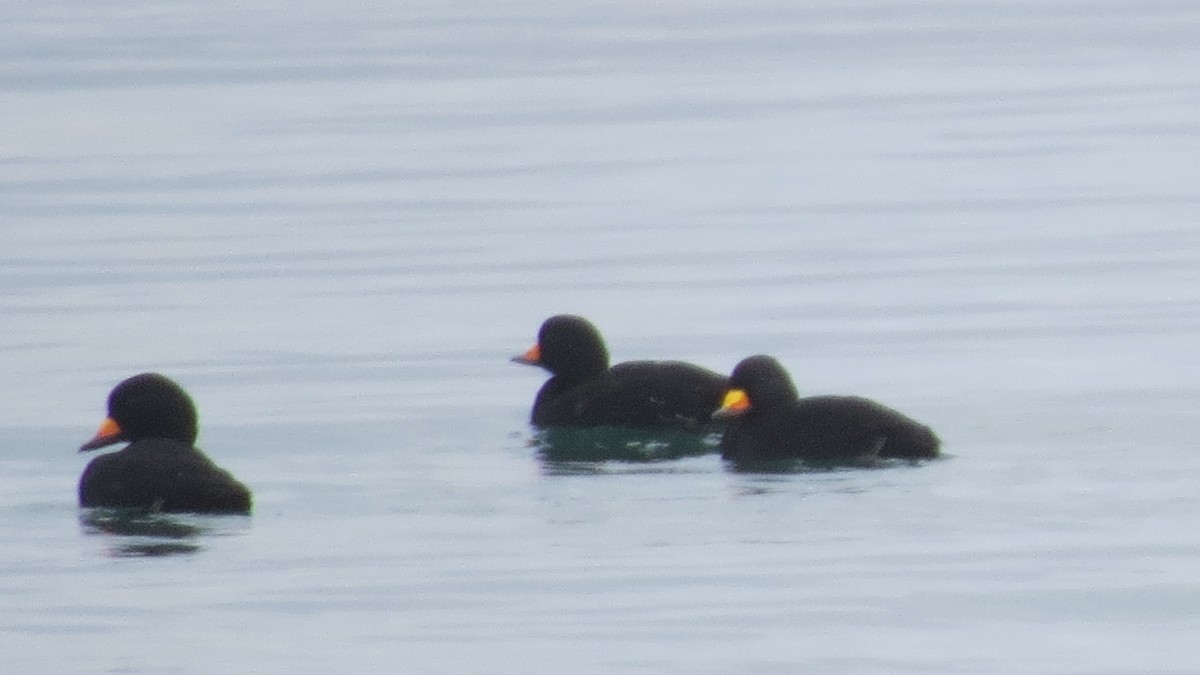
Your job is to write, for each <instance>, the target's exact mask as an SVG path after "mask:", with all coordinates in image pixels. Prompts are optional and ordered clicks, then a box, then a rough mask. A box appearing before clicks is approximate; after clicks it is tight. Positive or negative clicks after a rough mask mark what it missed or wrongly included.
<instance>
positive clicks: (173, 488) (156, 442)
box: [79, 373, 251, 513]
mask: <svg viewBox="0 0 1200 675" xmlns="http://www.w3.org/2000/svg"><path fill="white" fill-rule="evenodd" d="M197 431H198V425H197V416H196V408H195V405H194V404H193V403H192V399H191V397H189V396H188V395H187V392H185V391H184V390H183V389H182V388H181V387H180V386H179V385H178V384H176V383H175V382H173V381H171V380H170V379H168V378H166V377H164V376H162V375H159V374H157V373H143V374H141V375H135V376H134V377H131V378H129V379H127V380H125V381H123V382H121V383H120V384H118V385H117V386H116V387H115V388H114V389H113V390H112V393H110V394H109V397H108V418H107V419H105V420H104V422H103V423H102V424H101V425H100V430H99V431H97V433H96V436H95V437H94V438H92V440H90V441H88V442H87V443H85V444H84V445H83V446H82V447H80V448H79V451H80V452H85V451H88V450H95V449H97V448H102V447H105V446H108V445H112V444H114V443H121V442H129V445H128V446H126V447H125V448H124V449H122V450H120V451H118V452H113V453H108V454H104V455H100V456H99V457H96V458H95V459H93V460H92V461H91V462H90V463H88V465H87V468H86V469H84V472H83V475H82V476H81V477H80V479H79V504H80V506H107V507H129V508H142V509H147V510H151V511H163V512H195V513H249V512H250V508H251V494H250V490H249V489H248V488H247V487H246V486H245V485H243V484H242V483H241V482H239V481H238V480H237V479H235V478H234V477H233V476H232V475H230V474H229V472H228V471H225V470H224V469H221V468H220V467H218V466H217V465H216V464H214V463H213V462H212V460H210V459H209V458H208V457H207V456H205V455H204V453H202V452H200V450H198V449H196V448H195V447H194V444H195V442H196V435H197Z"/></svg>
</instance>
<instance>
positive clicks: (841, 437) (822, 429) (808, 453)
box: [717, 356, 940, 465]
mask: <svg viewBox="0 0 1200 675" xmlns="http://www.w3.org/2000/svg"><path fill="white" fill-rule="evenodd" d="M730 386H731V388H732V389H731V390H730V391H729V392H728V393H727V394H726V396H725V398H724V405H723V407H722V408H721V410H720V411H718V413H717V417H722V418H726V419H727V420H728V423H727V426H726V428H725V433H724V435H723V436H722V438H721V456H722V457H723V458H725V459H727V460H731V461H734V462H748V461H777V460H801V461H804V462H806V463H811V464H819V465H828V464H844V463H860V462H864V461H872V460H876V459H893V458H894V459H930V458H933V457H936V456H937V455H938V451H939V446H940V441H939V440H938V438H937V436H936V435H935V434H934V433H933V431H932V430H931V429H930V428H929V427H927V426H925V425H923V424H921V423H919V422H917V421H915V420H913V419H911V418H910V417H908V416H906V415H904V414H902V413H900V412H898V411H896V410H893V409H891V408H889V407H887V406H885V405H882V404H880V403H877V402H875V401H872V400H870V399H866V398H862V397H859V396H809V397H803V398H801V397H800V396H799V395H798V394H797V393H796V390H795V387H794V385H793V384H792V381H791V378H790V376H788V374H787V372H786V371H785V370H784V369H783V366H782V365H780V364H779V362H778V361H776V360H775V359H773V358H771V357H769V356H753V357H750V358H748V359H745V360H743V361H742V362H741V363H739V364H738V366H737V368H735V369H734V372H733V375H732V376H731V378H730Z"/></svg>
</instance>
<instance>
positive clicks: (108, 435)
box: [79, 417, 125, 452]
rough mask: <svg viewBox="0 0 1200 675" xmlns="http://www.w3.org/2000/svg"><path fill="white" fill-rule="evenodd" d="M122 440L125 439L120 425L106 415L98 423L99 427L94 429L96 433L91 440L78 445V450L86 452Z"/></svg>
mask: <svg viewBox="0 0 1200 675" xmlns="http://www.w3.org/2000/svg"><path fill="white" fill-rule="evenodd" d="M123 440H125V435H124V432H122V431H121V426H120V425H119V424H117V421H116V420H114V419H113V418H111V417H106V418H104V421H103V422H101V423H100V428H99V429H97V430H96V435H95V436H92V440H90V441H88V442H87V443H84V444H83V445H81V446H79V451H80V452H87V451H88V450H95V449H96V448H103V447H104V446H106V445H112V444H113V443H120V442H121V441H123Z"/></svg>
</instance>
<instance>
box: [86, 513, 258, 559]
mask: <svg viewBox="0 0 1200 675" xmlns="http://www.w3.org/2000/svg"><path fill="white" fill-rule="evenodd" d="M245 520H246V519H245V518H244V517H238V516H201V515H196V514H184V513H151V512H147V511H144V510H141V509H114V508H92V509H84V510H83V511H81V512H80V515H79V523H80V525H82V526H83V531H84V532H85V533H86V534H89V535H99V536H102V537H106V538H107V539H108V541H106V542H105V543H106V544H107V546H106V548H105V552H106V553H107V554H108V555H111V556H113V557H118V558H154V557H162V556H171V555H180V554H189V553H196V552H198V551H200V550H201V549H202V548H203V546H201V544H200V539H201V538H202V537H203V536H206V535H212V534H221V533H225V532H227V531H228V527H229V523H234V524H238V525H240V524H242V523H244V521H245ZM221 525H223V526H224V527H222V526H221Z"/></svg>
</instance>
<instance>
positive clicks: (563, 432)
mask: <svg viewBox="0 0 1200 675" xmlns="http://www.w3.org/2000/svg"><path fill="white" fill-rule="evenodd" d="M720 442H721V436H720V432H719V431H718V430H711V431H708V432H700V433H697V432H689V431H682V430H676V429H654V430H647V429H631V428H625V427H589V428H584V429H576V428H569V427H553V428H547V429H540V430H538V431H537V432H536V433H535V434H534V435H533V438H532V439H530V445H532V446H534V447H535V448H537V453H538V456H539V457H540V458H541V459H542V461H543V462H544V463H545V464H547V465H550V466H552V467H555V466H558V465H563V464H588V463H598V462H639V463H642V462H662V461H667V460H672V459H682V458H684V457H697V456H700V455H707V454H710V453H713V452H716V450H717V446H718V444H719V443H720Z"/></svg>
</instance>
